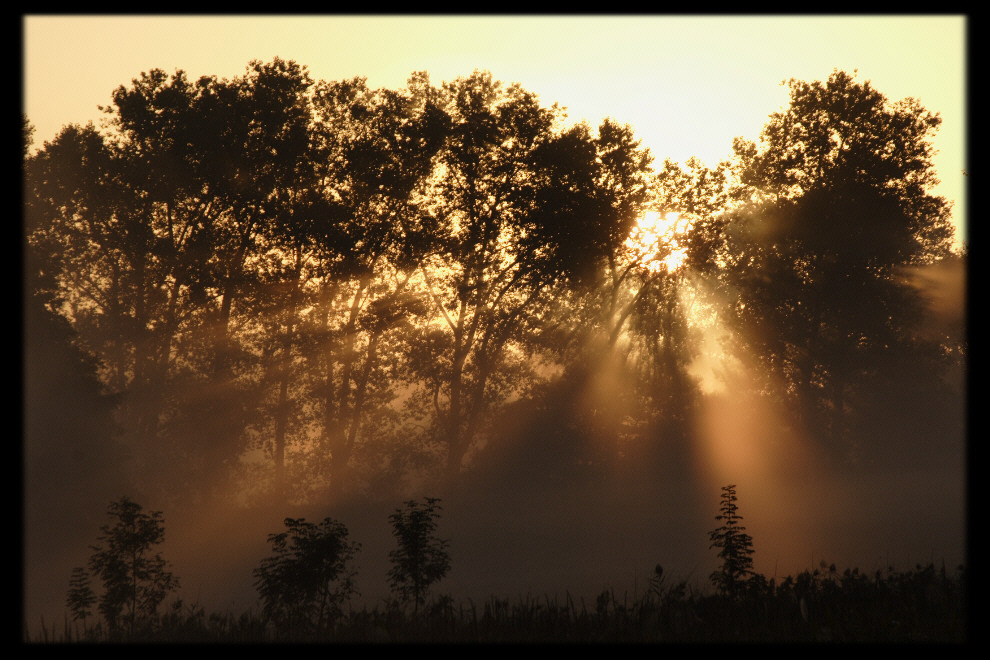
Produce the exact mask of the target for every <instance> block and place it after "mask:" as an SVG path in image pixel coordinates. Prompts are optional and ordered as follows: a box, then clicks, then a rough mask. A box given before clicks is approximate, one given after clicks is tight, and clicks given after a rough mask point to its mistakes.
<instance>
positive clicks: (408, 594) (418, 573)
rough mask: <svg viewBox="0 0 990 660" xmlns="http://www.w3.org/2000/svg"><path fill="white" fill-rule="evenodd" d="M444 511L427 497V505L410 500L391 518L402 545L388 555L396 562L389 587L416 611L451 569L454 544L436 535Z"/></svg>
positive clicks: (393, 562)
mask: <svg viewBox="0 0 990 660" xmlns="http://www.w3.org/2000/svg"><path fill="white" fill-rule="evenodd" d="M440 508H441V507H440V499H439V498H436V497H427V498H425V499H424V502H423V503H419V502H416V501H415V500H409V501H407V502H406V503H405V509H404V510H403V509H396V510H395V513H393V514H392V515H390V516H389V517H388V519H389V522H390V523H391V524H392V536H393V537H395V540H396V542H397V543H398V545H399V547H398V548H397V549H395V550H393V551H391V552H389V554H388V556H389V559H390V560H391V562H392V568H391V569H390V570H389V572H388V578H389V584H390V585H391V587H392V591H394V592H395V593H397V594H398V595H399V597H400V598H401V599H402V600H403V601H406V602H409V601H412V603H413V610H414V611H415V612H418V611H419V608H420V607H421V606H422V605H424V604H425V603H426V595H427V593H428V592H429V589H430V585H431V584H433V583H434V582H439V581H440V580H442V579H443V578H444V576H446V575H447V571H449V570H450V554H449V553H448V552H447V547H448V546H449V545H450V543H449V541H447V540H445V539H441V538H439V537H438V536H437V535H436V527H437V522H436V521H437V520H438V519H439V518H440Z"/></svg>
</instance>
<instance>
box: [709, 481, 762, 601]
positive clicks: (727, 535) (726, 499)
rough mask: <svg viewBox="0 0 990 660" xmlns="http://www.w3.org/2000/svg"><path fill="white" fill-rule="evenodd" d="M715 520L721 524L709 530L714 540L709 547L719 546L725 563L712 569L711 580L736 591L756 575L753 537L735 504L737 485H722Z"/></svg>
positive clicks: (722, 588)
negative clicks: (717, 513)
mask: <svg viewBox="0 0 990 660" xmlns="http://www.w3.org/2000/svg"><path fill="white" fill-rule="evenodd" d="M719 511H720V513H719V515H717V516H715V520H721V521H722V526H721V527H719V528H717V529H715V530H712V531H711V532H709V533H708V537H709V539H710V540H711V542H712V544H711V545H710V546H709V548H719V553H718V556H719V558H720V559H721V560H722V565H721V566H720V567H719V568H718V570H717V571H715V572H714V573H712V575H711V581H712V584H713V585H715V588H716V589H718V590H719V591H720V592H721V593H723V594H728V595H736V594H737V593H738V590H739V587H740V585H741V584H742V583H743V582H745V581H746V579H747V578H748V577H749V576H751V575H753V558H752V557H751V556H750V555H752V554H753V539H752V537H751V536H750V535H749V534H747V533H746V528H745V527H743V526H742V525H740V524H739V523H740V521H742V516H740V515H739V513H738V507H737V506H736V486H735V484H730V485H728V486H723V487H722V504H721V506H720V508H719Z"/></svg>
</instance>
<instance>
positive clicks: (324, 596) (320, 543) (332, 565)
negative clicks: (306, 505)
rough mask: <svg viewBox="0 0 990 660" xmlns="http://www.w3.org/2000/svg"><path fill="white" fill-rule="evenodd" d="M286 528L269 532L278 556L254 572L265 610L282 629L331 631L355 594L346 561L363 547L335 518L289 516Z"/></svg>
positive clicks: (256, 585) (268, 618)
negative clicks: (317, 521)
mask: <svg viewBox="0 0 990 660" xmlns="http://www.w3.org/2000/svg"><path fill="white" fill-rule="evenodd" d="M285 527H286V529H287V530H288V531H286V532H282V533H280V534H270V535H269V536H268V540H269V542H270V543H271V544H272V549H273V550H274V554H273V555H272V556H271V557H268V558H266V559H263V560H262V561H261V565H260V567H259V568H257V569H255V571H254V576H255V577H256V578H257V580H256V581H255V587H256V588H257V590H258V593H259V594H260V595H261V600H262V606H263V614H264V616H265V618H266V619H267V620H269V621H272V622H274V623H275V625H276V626H277V627H278V628H279V629H280V630H293V631H297V630H298V631H306V632H308V631H313V630H324V629H327V628H329V627H330V626H331V625H332V624H333V623H334V622H335V621H336V620H337V618H338V617H339V616H340V615H341V613H342V612H341V606H342V605H343V604H344V603H346V602H347V601H348V600H350V598H351V596H353V595H354V594H355V593H356V590H355V589H354V576H355V575H356V573H349V572H348V570H347V563H348V562H349V561H350V560H351V559H352V558H353V557H354V554H355V553H356V552H357V551H358V550H359V549H360V547H361V546H360V544H358V543H352V542H349V541H348V540H347V534H348V532H347V527H345V526H344V525H342V524H341V523H339V522H337V521H335V520H333V519H332V518H325V519H324V520H323V522H321V523H320V524H314V523H311V522H306V520H305V519H303V518H299V519H294V518H286V519H285Z"/></svg>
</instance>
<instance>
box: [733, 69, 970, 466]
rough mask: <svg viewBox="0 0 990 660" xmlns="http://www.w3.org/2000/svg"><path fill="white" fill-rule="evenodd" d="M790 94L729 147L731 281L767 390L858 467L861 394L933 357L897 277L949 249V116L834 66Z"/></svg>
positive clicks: (906, 287) (915, 303)
mask: <svg viewBox="0 0 990 660" xmlns="http://www.w3.org/2000/svg"><path fill="white" fill-rule="evenodd" d="M788 86H789V88H790V104H789V106H788V107H787V108H786V109H785V110H783V111H781V112H777V113H774V114H772V115H771V116H770V120H769V121H768V123H767V124H766V126H765V127H764V129H763V132H762V134H761V143H760V145H759V146H757V144H755V143H753V142H748V141H745V140H743V139H741V138H737V139H736V141H735V143H734V150H735V162H734V168H735V174H736V175H737V176H738V179H739V182H740V183H739V185H738V186H737V188H736V190H735V191H734V193H733V194H734V195H735V197H736V200H737V203H736V205H735V207H734V208H732V209H730V212H731V213H730V215H731V221H730V222H729V224H728V226H727V228H726V246H725V249H724V250H723V251H722V253H721V257H722V259H723V262H724V264H725V267H724V268H723V269H722V273H723V283H724V284H725V285H726V289H725V291H726V293H727V295H728V296H729V299H730V300H732V301H733V304H732V309H731V315H730V317H731V319H732V321H733V323H734V325H735V328H736V330H737V331H738V337H739V338H740V340H741V341H742V342H743V345H744V347H745V348H746V350H748V351H749V352H751V353H752V354H753V355H754V356H755V357H756V358H757V359H758V360H759V362H760V363H761V365H762V367H763V372H764V373H765V375H766V376H767V382H766V383H765V385H766V389H767V390H768V391H776V392H777V393H778V394H779V395H780V396H781V397H782V398H783V399H784V400H785V402H786V404H787V408H788V409H790V410H793V411H796V412H800V413H801V414H800V416H799V417H798V419H797V420H796V421H798V422H800V423H803V425H804V427H805V429H806V430H808V431H811V432H815V433H818V434H819V435H820V436H821V437H824V438H826V439H827V440H828V441H829V443H828V444H829V445H830V446H831V447H832V448H833V449H839V450H842V451H841V454H840V455H841V456H842V458H844V459H848V458H855V457H856V456H857V451H858V448H857V447H856V446H855V441H854V439H853V438H851V437H850V428H852V424H850V422H851V420H852V419H854V418H856V416H857V415H858V418H859V419H867V418H868V417H869V413H868V412H867V411H866V410H864V409H863V406H862V405H861V404H862V394H863V393H868V392H869V391H870V390H875V389H877V388H880V389H882V388H883V387H884V385H883V378H884V377H885V376H884V374H885V373H890V370H889V367H890V365H897V364H901V363H904V362H905V361H908V362H910V361H916V362H929V363H930V362H931V361H932V356H933V355H935V354H936V353H937V352H938V351H937V350H936V349H935V346H933V345H932V344H931V343H930V342H926V341H923V340H922V338H921V337H919V334H918V329H919V327H920V325H921V324H922V322H923V320H924V309H923V301H922V298H921V297H920V295H919V292H918V290H917V289H915V288H914V287H913V286H912V285H911V284H910V283H909V281H908V280H907V278H905V277H904V276H903V272H904V269H905V268H908V267H914V266H919V265H922V264H931V263H935V262H938V261H940V260H942V259H944V258H946V257H947V256H948V254H949V248H950V245H951V239H952V230H951V225H950V223H949V205H948V204H947V202H946V201H945V200H944V199H943V198H941V197H936V196H933V195H931V194H930V193H929V188H930V187H931V186H932V185H934V184H935V183H937V179H936V176H935V171H934V167H933V165H932V162H931V157H932V154H933V153H934V152H933V149H932V146H931V143H930V138H931V136H932V135H933V134H934V132H935V131H936V129H937V128H938V126H939V124H940V122H941V120H940V118H939V117H938V115H937V114H933V113H931V112H928V111H927V110H925V109H924V108H923V107H922V106H921V105H920V103H919V102H918V101H917V100H915V99H910V98H908V99H904V100H902V101H898V102H896V103H890V102H888V100H887V99H886V97H884V95H883V94H881V93H879V92H877V91H876V90H874V89H873V88H872V87H871V86H870V83H869V82H865V83H858V82H856V81H855V80H854V77H853V76H851V75H849V74H847V73H844V72H840V71H835V72H833V74H832V75H831V76H830V77H829V79H828V81H826V82H821V81H815V82H812V83H807V82H802V81H796V80H791V81H790V82H789V83H788ZM933 368H935V367H934V365H933ZM936 370H937V369H936ZM774 382H776V383H778V384H779V386H778V387H774V386H773V383H774Z"/></svg>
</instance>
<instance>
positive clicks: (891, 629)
mask: <svg viewBox="0 0 990 660" xmlns="http://www.w3.org/2000/svg"><path fill="white" fill-rule="evenodd" d="M658 568H659V567H658ZM966 638H967V610H966V571H965V569H964V567H962V566H960V567H958V568H957V569H956V570H955V571H947V570H946V569H945V567H944V566H943V567H940V568H937V567H936V566H934V565H933V564H928V565H920V564H919V565H916V566H915V568H914V569H913V570H908V571H897V570H894V569H893V568H888V569H887V570H885V571H876V572H875V573H872V574H867V573H863V572H860V571H859V570H858V569H846V570H845V571H842V572H839V571H838V570H837V569H836V567H835V566H834V565H832V566H826V565H825V564H824V562H823V563H822V564H821V565H820V566H819V567H818V568H816V569H814V570H807V571H804V572H802V573H800V574H799V575H797V576H796V577H787V578H785V579H783V580H780V581H774V580H766V579H765V578H764V577H763V576H760V575H755V576H753V577H752V578H751V579H750V580H749V581H748V582H746V584H745V586H744V588H743V589H741V590H740V591H739V592H737V593H735V594H733V595H729V594H724V593H706V592H701V591H697V590H695V589H693V588H691V587H689V586H688V585H687V584H686V583H683V582H680V583H673V584H667V583H666V581H665V579H664V577H663V575H662V570H658V571H657V572H656V574H655V575H654V578H653V580H652V581H651V585H650V589H649V591H648V592H647V593H646V594H644V595H642V596H640V597H638V598H630V597H628V595H617V594H615V593H613V592H611V591H609V590H605V591H603V592H602V593H601V594H600V595H599V596H598V597H597V598H596V599H595V601H594V602H590V603H589V602H585V601H584V599H577V600H575V599H572V598H571V597H570V596H566V597H565V598H564V599H563V600H562V601H561V600H559V599H556V598H553V599H551V598H550V597H547V596H544V597H531V596H526V597H519V598H517V599H516V600H515V602H510V601H509V600H507V599H501V598H498V597H496V596H492V597H490V598H489V599H488V600H486V601H485V602H481V603H476V602H473V601H468V602H462V603H455V602H454V601H453V600H452V599H451V598H450V597H447V596H438V597H435V598H433V599H432V600H431V601H430V602H429V603H428V604H427V605H426V606H425V607H424V608H423V609H422V610H420V611H418V612H414V611H412V609H411V608H409V607H402V606H400V605H399V604H398V603H397V602H389V603H383V604H382V605H381V606H378V607H375V608H373V609H368V608H362V609H352V610H349V611H346V612H344V613H343V614H342V615H341V616H339V617H338V618H337V619H336V620H335V621H334V622H333V623H332V625H330V626H326V627H324V628H322V629H311V628H310V629H307V628H299V629H290V630H285V629H282V630H276V629H275V628H274V627H273V626H272V625H271V624H270V623H268V622H266V621H265V620H264V619H263V618H262V617H261V616H260V615H259V614H257V613H253V612H245V613H242V614H240V615H235V614H233V613H227V614H216V613H206V612H204V611H203V609H202V608H198V607H196V606H194V605H186V604H183V603H181V601H175V602H173V604H172V605H171V607H170V610H169V611H168V612H167V613H166V614H163V615H162V616H160V617H159V618H158V619H157V620H156V621H155V622H154V624H153V625H151V626H150V627H147V628H146V629H143V630H134V631H131V632H123V631H118V632H116V633H114V634H112V635H111V634H108V633H107V631H106V630H105V629H104V628H103V627H102V624H99V623H97V624H95V625H87V624H86V622H69V621H68V619H67V620H66V621H65V622H64V623H63V624H62V625H46V624H45V623H44V622H42V624H41V628H40V630H37V631H35V632H33V633H30V632H28V631H26V632H25V639H26V641H28V642H29V643H42V644H66V643H107V642H110V643H330V644H333V643H337V644H364V643H372V644H396V643H455V644H479V643H481V644H484V643H561V644H568V643H734V642H746V643H750V642H752V643H849V642H856V643H860V642H867V643H874V642H877V643H963V642H965V641H966Z"/></svg>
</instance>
